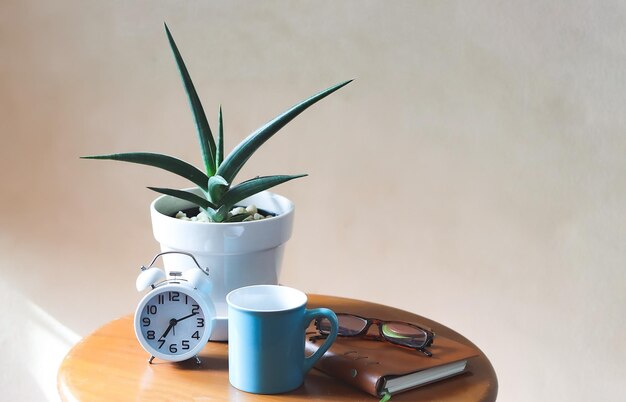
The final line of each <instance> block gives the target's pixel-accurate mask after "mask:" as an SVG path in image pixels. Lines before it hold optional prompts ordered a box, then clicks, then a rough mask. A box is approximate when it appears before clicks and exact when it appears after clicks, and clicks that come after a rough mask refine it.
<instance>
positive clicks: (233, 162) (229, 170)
mask: <svg viewBox="0 0 626 402" xmlns="http://www.w3.org/2000/svg"><path fill="white" fill-rule="evenodd" d="M350 82H352V80H349V81H345V82H342V83H340V84H337V85H334V86H332V87H330V88H328V89H325V90H323V91H322V92H320V93H318V94H316V95H313V96H311V97H310V98H308V99H305V100H304V101H302V102H300V103H298V104H297V105H295V106H293V107H292V108H291V109H289V110H287V111H286V112H284V113H282V114H280V115H279V116H278V117H276V118H274V119H273V120H271V121H270V122H268V123H267V124H265V125H264V126H263V127H261V128H259V129H258V130H256V131H255V132H253V133H252V134H250V135H249V136H248V137H247V138H246V139H244V140H243V141H242V142H241V143H240V144H239V145H237V147H235V149H234V150H233V151H232V152H231V153H230V154H229V155H228V156H227V157H226V158H225V159H224V161H223V162H222V164H221V165H220V166H219V168H218V169H217V174H218V175H220V176H222V177H223V178H224V179H226V181H228V182H229V183H232V182H233V180H234V178H235V176H236V175H237V173H238V172H239V170H241V168H242V166H243V165H244V164H245V163H246V161H247V160H248V159H249V158H250V157H251V156H252V154H253V153H254V152H255V151H256V150H257V149H258V148H259V147H260V146H261V145H263V143H265V141H267V140H268V139H270V138H271V137H272V136H273V135H274V134H276V132H278V130H280V129H281V128H283V127H284V126H285V125H286V124H287V123H289V122H290V121H291V120H293V119H294V118H295V117H296V116H298V115H299V114H300V113H302V112H304V111H305V110H306V109H307V108H308V107H309V106H311V105H313V104H314V103H315V102H317V101H319V100H321V99H323V98H325V97H326V96H328V95H330V94H332V93H333V92H335V91H337V90H338V89H340V88H341V87H343V86H345V85H348V84H349V83H350Z"/></svg>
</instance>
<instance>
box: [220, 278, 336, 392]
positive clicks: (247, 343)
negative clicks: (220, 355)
mask: <svg viewBox="0 0 626 402" xmlns="http://www.w3.org/2000/svg"><path fill="white" fill-rule="evenodd" d="M226 301H227V302H228V378H229V380H230V383H231V384H232V385H233V386H234V387H235V388H238V389H240V390H242V391H246V392H252V393H255V394H278V393H282V392H288V391H291V390H293V389H296V388H298V387H299V386H300V385H302V383H303V381H304V375H305V374H306V373H307V372H308V371H309V370H310V369H311V368H312V367H313V365H314V364H315V362H316V361H317V360H318V359H319V358H320V357H321V356H322V355H323V354H324V352H326V350H328V348H329V347H330V345H331V344H332V343H333V342H334V341H335V339H336V337H337V327H338V324H337V316H335V313H333V312H332V311H331V310H329V309H327V308H316V309H312V310H309V309H307V308H305V306H306V302H307V297H306V295H305V294H304V293H302V292H301V291H299V290H296V289H293V288H289V287H286V286H277V285H255V286H247V287H243V288H239V289H235V290H233V291H232V292H230V293H229V294H228V295H227V296H226ZM318 317H323V318H327V319H328V320H329V321H330V323H331V325H332V326H331V333H330V336H328V338H326V341H325V342H324V344H323V345H322V346H321V347H320V348H319V349H318V350H317V351H316V352H315V353H314V354H312V355H311V356H308V357H306V356H305V354H304V342H305V336H306V335H305V331H306V328H307V327H308V325H309V323H310V322H311V321H312V320H314V319H315V318H318Z"/></svg>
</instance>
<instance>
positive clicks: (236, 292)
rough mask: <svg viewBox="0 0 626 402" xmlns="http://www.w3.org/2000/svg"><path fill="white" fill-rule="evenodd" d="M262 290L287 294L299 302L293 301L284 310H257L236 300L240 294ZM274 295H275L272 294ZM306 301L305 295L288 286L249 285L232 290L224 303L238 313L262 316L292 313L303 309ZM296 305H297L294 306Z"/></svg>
mask: <svg viewBox="0 0 626 402" xmlns="http://www.w3.org/2000/svg"><path fill="white" fill-rule="evenodd" d="M262 289H272V292H283V293H284V292H289V293H291V294H292V295H293V296H294V300H295V299H296V298H298V299H299V300H296V301H294V303H293V305H290V306H288V307H285V308H258V307H248V306H245V305H242V303H241V302H240V301H238V300H236V298H237V297H241V294H246V293H249V292H251V291H254V290H262ZM272 294H275V293H272ZM307 301H308V297H307V295H306V294H305V293H304V292H303V291H301V290H298V289H295V288H292V287H289V286H282V285H250V286H244V287H241V288H237V289H234V290H231V291H230V292H229V293H228V294H227V295H226V303H227V304H228V307H232V308H234V309H236V310H239V311H245V312H250V313H259V314H263V313H280V312H287V311H292V310H297V309H299V308H302V307H305V306H306V304H307ZM296 303H297V304H296Z"/></svg>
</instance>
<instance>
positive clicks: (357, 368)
mask: <svg viewBox="0 0 626 402" xmlns="http://www.w3.org/2000/svg"><path fill="white" fill-rule="evenodd" d="M307 334H308V335H307V339H306V352H307V355H309V354H311V353H314V352H315V351H316V350H317V348H318V347H319V346H320V345H321V344H322V342H323V341H324V339H317V340H311V339H309V338H310V337H311V335H313V334H317V331H315V330H314V329H313V328H311V327H309V329H308V331H307ZM429 350H430V351H431V352H432V353H433V355H432V357H428V356H426V355H424V354H423V353H421V352H420V351H415V350H411V349H406V348H402V347H399V346H395V345H393V344H391V343H388V342H382V341H375V340H365V339H358V338H342V337H338V338H337V340H336V341H335V343H334V344H333V345H332V346H331V347H330V349H328V351H327V352H326V353H325V354H324V355H323V356H322V357H321V358H320V359H319V360H318V362H317V363H316V364H315V366H314V367H315V368H317V369H319V370H321V371H323V372H324V373H326V374H328V375H330V376H331V377H335V378H337V379H339V380H341V381H344V382H346V383H348V384H350V385H352V386H354V387H356V388H360V389H361V390H363V391H365V392H367V393H369V394H371V395H374V396H380V394H381V392H382V391H383V389H382V387H383V386H384V382H385V381H384V379H385V378H386V377H387V378H391V377H397V376H403V375H407V374H411V373H415V372H417V371H421V370H427V369H430V368H433V367H438V366H441V365H444V364H448V363H452V362H456V361H461V360H467V359H469V358H471V357H474V356H478V354H479V352H478V350H476V349H474V348H472V347H470V346H467V345H464V344H462V343H459V342H456V341H453V340H451V339H448V338H444V337H442V336H436V337H435V340H434V342H433V344H432V346H431V347H430V348H429ZM397 392H400V391H397Z"/></svg>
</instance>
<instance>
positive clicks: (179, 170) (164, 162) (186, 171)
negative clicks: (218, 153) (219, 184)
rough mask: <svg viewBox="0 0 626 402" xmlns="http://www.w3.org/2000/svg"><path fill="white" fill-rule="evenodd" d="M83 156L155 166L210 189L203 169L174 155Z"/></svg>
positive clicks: (204, 188)
mask: <svg viewBox="0 0 626 402" xmlns="http://www.w3.org/2000/svg"><path fill="white" fill-rule="evenodd" d="M81 158H83V159H106V160H114V161H122V162H130V163H137V164H140V165H147V166H154V167H157V168H160V169H163V170H167V171H168V172H171V173H174V174H177V175H179V176H181V177H184V178H185V179H188V180H190V181H191V182H192V183H194V184H195V185H197V186H198V187H200V188H201V189H202V190H204V191H207V190H208V182H209V177H208V176H207V175H206V174H204V173H202V171H201V170H199V169H198V168H196V167H194V166H193V165H190V164H189V163H187V162H185V161H182V160H180V159H177V158H174V157H172V156H168V155H163V154H154V153H150V152H129V153H121V154H109V155H93V156H81Z"/></svg>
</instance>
